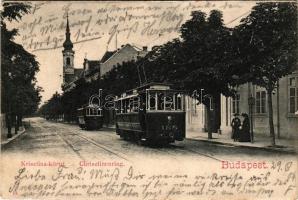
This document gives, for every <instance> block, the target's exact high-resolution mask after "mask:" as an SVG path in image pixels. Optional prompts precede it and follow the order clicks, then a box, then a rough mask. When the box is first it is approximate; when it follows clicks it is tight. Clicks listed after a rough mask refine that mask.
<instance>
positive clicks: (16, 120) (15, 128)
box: [14, 115, 19, 134]
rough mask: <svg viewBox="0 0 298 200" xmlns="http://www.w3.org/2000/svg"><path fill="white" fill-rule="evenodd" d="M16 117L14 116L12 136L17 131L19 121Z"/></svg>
mask: <svg viewBox="0 0 298 200" xmlns="http://www.w3.org/2000/svg"><path fill="white" fill-rule="evenodd" d="M17 116H18V115H14V134H18V131H19V120H18V118H17Z"/></svg>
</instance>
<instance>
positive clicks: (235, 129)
mask: <svg viewBox="0 0 298 200" xmlns="http://www.w3.org/2000/svg"><path fill="white" fill-rule="evenodd" d="M238 116H239V114H238V113H235V114H234V118H233V120H232V122H231V126H232V139H234V141H238V140H239V134H240V129H239V128H240V126H241V121H240V119H239V117H238Z"/></svg>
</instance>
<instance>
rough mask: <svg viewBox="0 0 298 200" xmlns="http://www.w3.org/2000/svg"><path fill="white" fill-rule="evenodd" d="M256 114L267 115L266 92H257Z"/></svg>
mask: <svg viewBox="0 0 298 200" xmlns="http://www.w3.org/2000/svg"><path fill="white" fill-rule="evenodd" d="M256 113H257V114H264V113H266V92H265V91H257V92H256Z"/></svg>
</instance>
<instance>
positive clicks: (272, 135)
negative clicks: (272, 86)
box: [267, 90, 275, 146]
mask: <svg viewBox="0 0 298 200" xmlns="http://www.w3.org/2000/svg"><path fill="white" fill-rule="evenodd" d="M267 96H268V112H269V128H270V136H271V137H272V141H271V144H272V146H275V133H274V124H273V108H272V90H268V91H267Z"/></svg>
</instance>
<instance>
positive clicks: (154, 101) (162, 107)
mask: <svg viewBox="0 0 298 200" xmlns="http://www.w3.org/2000/svg"><path fill="white" fill-rule="evenodd" d="M147 98H148V101H147V104H148V105H147V109H148V110H158V111H175V110H183V107H182V104H183V98H182V95H181V94H178V93H174V92H164V91H154V92H153V91H152V92H150V93H148V96H147Z"/></svg>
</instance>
